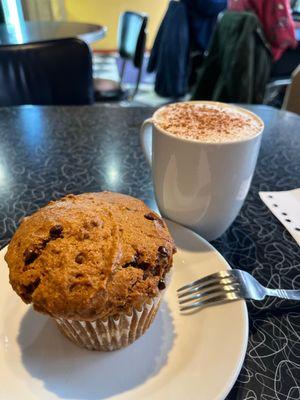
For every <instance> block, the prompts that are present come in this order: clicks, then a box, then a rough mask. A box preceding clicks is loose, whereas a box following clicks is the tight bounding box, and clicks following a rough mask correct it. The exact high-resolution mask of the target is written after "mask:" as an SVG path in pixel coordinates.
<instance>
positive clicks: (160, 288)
mask: <svg viewBox="0 0 300 400" xmlns="http://www.w3.org/2000/svg"><path fill="white" fill-rule="evenodd" d="M157 287H158V289H159V290H164V289H165V288H166V284H165V282H164V281H159V282H158V285H157Z"/></svg>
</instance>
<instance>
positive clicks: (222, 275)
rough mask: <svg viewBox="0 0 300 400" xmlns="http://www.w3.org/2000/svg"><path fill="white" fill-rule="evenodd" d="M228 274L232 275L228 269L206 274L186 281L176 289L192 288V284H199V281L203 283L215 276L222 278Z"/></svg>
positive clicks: (179, 290) (178, 290) (228, 275)
mask: <svg viewBox="0 0 300 400" xmlns="http://www.w3.org/2000/svg"><path fill="white" fill-rule="evenodd" d="M230 276H232V275H231V271H230V270H227V271H219V272H215V273H214V274H210V275H207V276H205V277H204V278H200V279H197V280H196V281H194V282H191V283H188V284H187V285H184V286H182V287H180V288H179V289H177V292H181V291H183V290H185V289H189V288H192V287H193V286H197V285H200V284H201V283H205V282H207V281H210V280H211V279H216V278H218V279H222V278H228V277H230Z"/></svg>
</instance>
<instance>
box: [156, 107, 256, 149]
mask: <svg viewBox="0 0 300 400" xmlns="http://www.w3.org/2000/svg"><path fill="white" fill-rule="evenodd" d="M154 122H155V124H156V125H157V126H158V127H159V128H161V129H163V130H164V131H166V132H168V133H171V134H173V135H176V136H181V137H184V138H187V139H193V140H199V141H202V142H215V143H222V142H228V141H229V142H231V141H238V140H241V139H247V138H250V137H253V136H256V135H257V134H258V133H259V132H260V131H261V129H262V124H261V122H260V121H259V119H256V118H255V117H252V116H251V115H250V114H247V113H246V112H243V111H242V110H240V109H239V108H237V107H234V106H229V107H226V106H224V107H222V105H221V104H220V105H217V104H203V103H176V104H170V105H167V106H165V107H163V108H161V109H160V110H158V111H157V112H156V113H155V114H154Z"/></svg>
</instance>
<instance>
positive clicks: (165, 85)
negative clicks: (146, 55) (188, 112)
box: [147, 1, 189, 98]
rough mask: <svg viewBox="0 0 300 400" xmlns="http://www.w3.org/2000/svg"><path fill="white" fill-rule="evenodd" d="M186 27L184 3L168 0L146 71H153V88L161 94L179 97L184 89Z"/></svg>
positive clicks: (186, 55) (186, 19)
mask: <svg viewBox="0 0 300 400" xmlns="http://www.w3.org/2000/svg"><path fill="white" fill-rule="evenodd" d="M188 57H189V27H188V16H187V11H186V6H185V4H183V3H181V2H178V1H170V3H169V7H168V10H167V12H166V15H165V17H164V19H163V21H162V23H161V25H160V28H159V31H158V33H157V36H156V39H155V42H154V45H153V48H152V51H151V55H150V59H149V63H148V68H147V69H148V72H153V71H156V80H155V91H156V93H157V94H159V95H160V96H164V97H174V98H177V97H181V96H184V95H185V94H186V92H187V86H188Z"/></svg>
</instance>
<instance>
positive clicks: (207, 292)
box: [179, 282, 239, 304]
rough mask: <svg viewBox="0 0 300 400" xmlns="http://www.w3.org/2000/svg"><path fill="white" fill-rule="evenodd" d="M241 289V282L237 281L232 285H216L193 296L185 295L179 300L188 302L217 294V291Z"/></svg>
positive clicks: (181, 302) (180, 302)
mask: <svg viewBox="0 0 300 400" xmlns="http://www.w3.org/2000/svg"><path fill="white" fill-rule="evenodd" d="M238 289H239V283H238V282H235V283H233V284H231V285H225V286H218V285H215V286H213V287H211V288H209V289H208V290H205V291H204V292H200V293H196V294H193V295H191V296H188V297H185V298H183V299H181V300H179V304H185V303H188V302H191V301H193V300H197V299H201V298H203V297H207V296H211V295H215V294H217V293H224V292H233V291H236V290H238Z"/></svg>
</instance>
